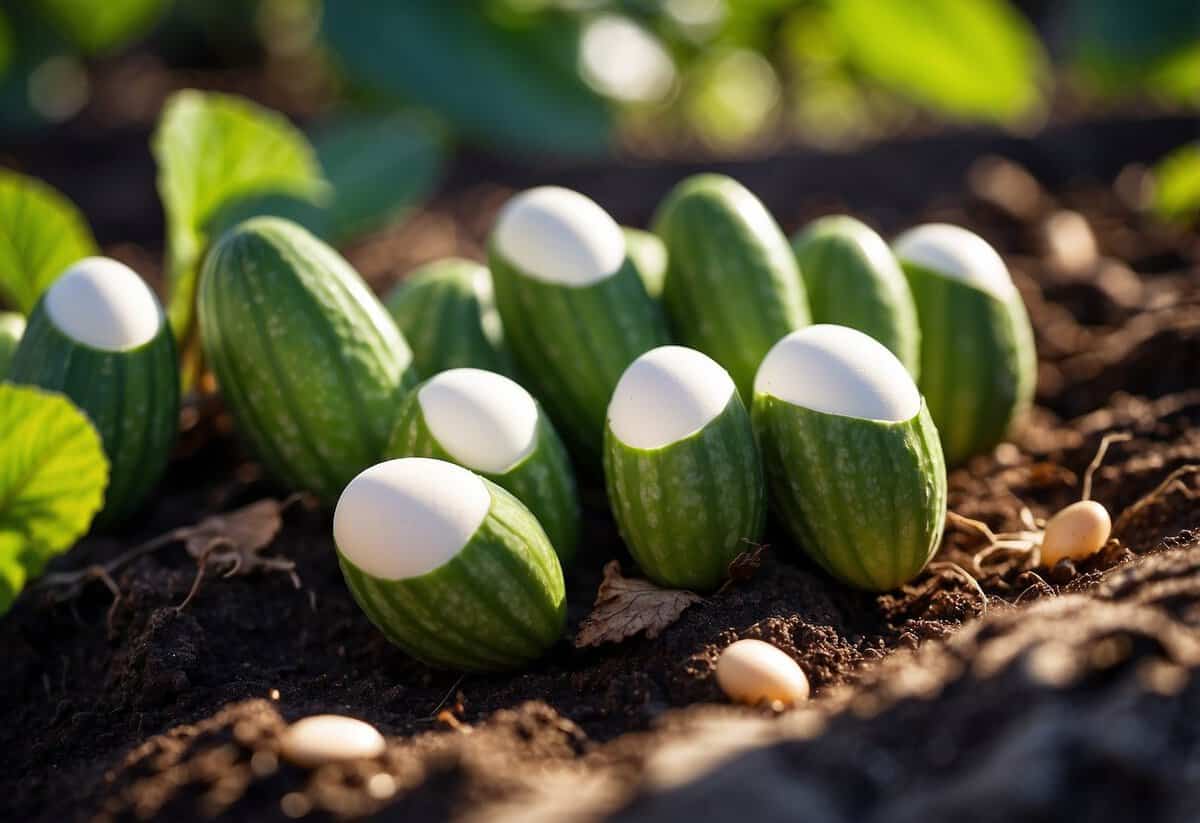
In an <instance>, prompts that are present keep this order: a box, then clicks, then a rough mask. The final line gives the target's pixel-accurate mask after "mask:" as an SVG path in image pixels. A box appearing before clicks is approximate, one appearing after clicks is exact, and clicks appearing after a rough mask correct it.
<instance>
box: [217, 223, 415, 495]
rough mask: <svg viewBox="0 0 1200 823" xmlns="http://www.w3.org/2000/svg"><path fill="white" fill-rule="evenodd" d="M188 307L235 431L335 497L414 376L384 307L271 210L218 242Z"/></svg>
mask: <svg viewBox="0 0 1200 823" xmlns="http://www.w3.org/2000/svg"><path fill="white" fill-rule="evenodd" d="M197 307H198V311H199V318H200V337H201V342H202V343H203V345H204V356H205V359H206V361H207V362H208V364H209V366H210V367H211V368H212V370H213V374H214V375H215V376H216V378H217V383H218V384H219V386H220V389H221V394H222V395H223V396H224V398H225V403H226V405H227V406H228V407H229V409H230V411H231V412H232V413H233V416H234V421H235V423H236V425H237V429H238V431H239V432H240V433H241V435H242V436H243V437H244V438H245V439H246V440H247V441H249V443H250V445H251V446H252V447H253V449H254V450H255V452H256V453H257V454H258V457H259V458H260V459H261V460H262V462H263V464H264V465H265V466H266V468H267V470H268V471H269V472H270V473H271V474H272V475H274V477H275V478H276V479H277V480H279V481H281V482H283V483H285V484H286V485H287V486H288V487H290V488H293V489H297V490H305V491H310V492H312V493H314V494H315V495H317V497H318V498H320V499H321V501H322V502H324V503H325V504H327V505H332V504H333V503H334V502H335V501H336V500H337V497H338V495H339V494H340V493H341V491H342V489H343V488H344V487H345V485H346V484H347V483H349V482H350V480H351V479H352V478H353V477H354V476H355V475H356V474H358V473H359V472H360V471H362V470H363V469H365V468H366V467H368V466H370V465H372V464H374V463H375V462H377V461H378V460H379V458H380V457H381V456H382V455H383V450H384V447H385V446H386V445H387V439H388V435H389V434H390V433H391V429H392V424H393V422H394V421H395V419H396V411H397V409H398V408H399V406H400V401H401V400H402V399H403V396H404V394H405V393H406V392H407V391H408V390H409V389H410V388H411V387H412V386H413V384H414V383H416V376H415V375H414V373H413V370H412V369H411V368H410V364H411V360H412V355H411V353H410V351H409V348H408V344H407V343H406V342H405V340H404V336H403V335H402V334H400V331H399V330H398V329H397V328H396V324H395V323H394V322H393V321H392V318H391V316H390V315H389V314H388V313H387V311H386V310H385V309H384V308H383V306H382V304H380V302H379V300H378V299H376V297H375V295H374V294H372V293H371V290H370V289H369V288H367V285H366V283H364V282H363V280H362V278H361V277H359V276H358V273H357V272H355V271H354V269H353V268H351V267H350V264H349V263H347V262H346V261H345V259H343V258H342V257H341V255H339V254H338V253H337V252H336V251H334V250H333V249H332V248H330V247H329V246H327V245H326V244H325V243H323V242H321V241H320V240H318V239H317V238H316V237H314V236H313V235H312V234H310V233H309V232H308V231H307V230H306V229H304V228H302V227H300V226H298V225H296V224H295V223H291V222H289V221H287V220H281V219H279V218H271V217H258V218H254V219H251V220H247V221H246V222H244V223H241V224H239V225H238V226H236V227H234V228H233V229H231V230H230V231H229V232H228V233H226V234H225V235H224V236H223V237H222V238H221V239H220V240H219V241H218V242H217V244H216V245H215V246H214V247H213V249H212V251H211V252H210V253H209V255H208V258H207V259H206V260H205V263H204V270H203V272H202V274H201V280H200V290H199V296H198V302H197Z"/></svg>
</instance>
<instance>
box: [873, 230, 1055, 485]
mask: <svg viewBox="0 0 1200 823" xmlns="http://www.w3.org/2000/svg"><path fill="white" fill-rule="evenodd" d="M893 248H894V249H895V251H896V256H897V257H898V258H900V262H901V264H902V265H903V266H904V272H905V274H907V275H908V282H909V285H910V286H911V287H912V293H913V297H914V298H915V300H916V304H917V316H918V317H919V319H920V322H921V374H920V384H921V392H922V394H924V395H925V401H926V402H927V403H928V404H929V411H930V413H931V414H932V415H933V420H934V422H935V423H937V427H938V431H939V432H941V436H942V448H943V449H944V450H945V452H946V461H947V462H948V463H949V464H950V465H955V464H957V463H960V462H962V461H963V460H965V459H966V458H968V457H970V456H971V455H973V454H977V453H979V452H982V451H986V450H987V449H990V448H991V447H992V446H995V445H996V444H997V443H999V442H1001V441H1002V440H1003V439H1004V437H1005V436H1006V434H1007V433H1008V431H1009V430H1010V429H1011V427H1012V425H1013V424H1014V423H1015V422H1016V420H1017V419H1018V418H1019V417H1020V416H1021V414H1022V413H1023V412H1024V411H1025V410H1026V409H1027V408H1028V407H1029V405H1030V403H1031V402H1032V400H1033V391H1034V387H1035V384H1036V382H1037V354H1036V352H1035V350H1034V343H1033V330H1032V329H1031V328H1030V326H1029V315H1028V314H1026V312H1025V304H1024V302H1022V300H1021V295H1020V293H1018V292H1017V289H1016V287H1015V286H1013V282H1012V277H1010V276H1009V273H1008V268H1007V267H1006V266H1005V265H1004V261H1003V260H1002V259H1001V258H1000V255H999V254H997V253H996V250H995V249H993V248H992V247H991V246H990V245H988V243H987V241H985V240H984V239H983V238H982V237H980V236H979V235H977V234H975V233H973V232H970V231H968V230H967V229H964V228H960V227H959V226H951V225H947V224H944V223H932V224H928V225H924V226H918V227H916V228H914V229H910V230H909V231H907V232H905V233H904V234H902V235H900V237H899V238H897V240H896V242H895V243H894V244H893Z"/></svg>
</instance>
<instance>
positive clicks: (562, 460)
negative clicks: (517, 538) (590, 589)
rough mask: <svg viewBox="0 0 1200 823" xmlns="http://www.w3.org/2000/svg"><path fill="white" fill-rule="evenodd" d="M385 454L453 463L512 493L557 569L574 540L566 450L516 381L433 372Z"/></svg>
mask: <svg viewBox="0 0 1200 823" xmlns="http://www.w3.org/2000/svg"><path fill="white" fill-rule="evenodd" d="M384 456H385V457H389V458H394V457H434V458H437V459H439V460H447V461H449V462H452V463H457V464H458V465H460V466H463V467H464V468H468V469H470V470H471V471H474V472H478V473H479V474H481V475H483V476H484V477H486V478H487V479H488V480H491V481H492V482H493V483H495V484H496V485H498V486H500V487H501V488H503V489H505V490H507V491H509V492H511V493H512V494H513V495H514V496H515V497H516V498H517V499H518V500H520V501H521V502H522V503H524V504H525V505H526V506H527V507H528V508H529V510H530V511H531V512H533V514H534V515H535V516H536V517H537V519H538V522H540V523H541V524H542V527H543V528H544V529H545V530H546V534H547V535H549V537H550V543H551V544H552V545H553V546H554V550H555V551H556V552H557V553H558V558H559V560H560V561H561V562H562V564H563V566H568V565H570V562H571V559H572V558H573V557H574V555H575V545H576V543H577V542H578V540H579V495H578V492H577V491H576V489H575V475H574V473H573V472H572V471H571V462H570V460H569V459H568V458H567V450H566V448H565V447H564V446H563V443H562V440H560V439H559V436H558V433H557V432H556V431H555V430H554V426H553V425H552V424H551V422H550V419H549V418H548V417H547V416H546V415H545V413H543V412H542V410H541V408H539V406H538V404H537V401H535V400H534V399H533V397H532V396H531V395H530V394H529V392H527V391H525V389H523V388H522V387H521V386H519V385H518V384H517V383H515V382H513V381H512V380H510V379H508V378H507V377H504V376H503V375H499V374H494V373H492V372H488V371H482V370H480V369H451V370H450V371H444V372H441V373H440V374H438V375H436V376H434V377H431V378H430V379H429V380H426V381H425V382H424V383H422V384H421V385H419V386H418V387H417V388H416V390H415V391H413V392H411V393H410V394H409V395H408V397H407V398H406V399H405V400H404V404H403V405H402V406H401V407H400V414H399V418H398V419H397V421H396V428H395V430H394V431H393V432H392V438H391V442H390V443H389V444H388V447H387V450H386V452H385V454H384Z"/></svg>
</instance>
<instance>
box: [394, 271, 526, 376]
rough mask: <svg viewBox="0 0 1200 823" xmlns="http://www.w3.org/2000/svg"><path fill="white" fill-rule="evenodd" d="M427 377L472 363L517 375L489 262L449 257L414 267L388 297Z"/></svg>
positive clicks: (415, 365) (415, 361)
mask: <svg viewBox="0 0 1200 823" xmlns="http://www.w3.org/2000/svg"><path fill="white" fill-rule="evenodd" d="M384 305H385V306H387V310H388V311H389V312H391V314H392V318H393V319H394V320H395V321H396V325H397V326H399V327H400V331H401V333H402V334H403V335H404V339H405V340H407V341H408V344H409V346H411V347H412V352H413V368H414V369H416V371H417V374H418V375H421V376H422V377H432V376H433V375H435V374H437V373H438V372H442V371H446V370H447V369H457V368H461V367H472V368H477V369H487V370H488V371H493V372H497V373H498V374H505V375H508V376H509V377H512V376H513V361H512V353H511V352H510V351H509V350H508V344H507V343H505V341H504V327H503V325H502V324H501V322H500V314H499V312H497V311H496V301H495V297H494V295H493V292H492V276H491V274H489V273H488V270H487V267H486V266H481V265H480V264H479V263H476V262H474V261H471V260H463V259H461V258H458V257H448V258H446V259H445V260H436V261H434V262H433V263H427V264H426V265H424V266H421V267H420V268H418V269H416V270H414V271H412V272H411V273H409V274H408V276H406V277H405V278H404V280H402V281H401V282H400V284H399V285H397V286H396V288H395V289H393V290H392V292H391V293H390V294H389V295H388V296H387V298H386V299H385V300H384Z"/></svg>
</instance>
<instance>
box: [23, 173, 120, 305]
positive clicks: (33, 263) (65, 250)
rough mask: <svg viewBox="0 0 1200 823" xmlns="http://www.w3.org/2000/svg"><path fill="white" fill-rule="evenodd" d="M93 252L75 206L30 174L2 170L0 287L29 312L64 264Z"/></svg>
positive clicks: (65, 265) (93, 249)
mask: <svg viewBox="0 0 1200 823" xmlns="http://www.w3.org/2000/svg"><path fill="white" fill-rule="evenodd" d="M95 253H96V241H95V240H94V239H93V238H92V231H91V229H89V228H88V225H87V221H86V220H84V217H83V215H82V214H81V213H80V211H79V209H77V208H75V205H74V204H73V203H71V201H70V200H68V199H67V198H65V197H63V196H62V195H61V194H59V193H58V192H57V191H55V190H54V189H52V188H50V187H49V186H47V185H46V184H45V183H42V182H41V181H38V180H34V179H33V178H31V177H25V176H24V175H21V174H17V173H15V172H11V171H5V170H3V169H0V292H2V293H3V295H4V299H5V300H6V301H8V302H9V303H11V304H12V306H13V307H14V308H16V309H20V310H21V311H23V312H25V313H26V314H28V313H29V312H30V311H31V310H32V309H33V305H34V303H36V302H37V299H38V297H40V296H41V294H42V292H43V291H45V290H46V287H47V286H49V285H50V283H52V282H53V281H54V278H56V277H58V276H59V275H60V274H62V272H63V269H65V268H66V267H67V266H69V265H71V264H72V263H74V262H75V261H76V260H78V259H79V258H81V257H87V256H89V255H92V254H95Z"/></svg>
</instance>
